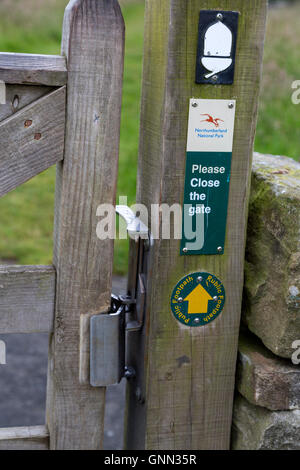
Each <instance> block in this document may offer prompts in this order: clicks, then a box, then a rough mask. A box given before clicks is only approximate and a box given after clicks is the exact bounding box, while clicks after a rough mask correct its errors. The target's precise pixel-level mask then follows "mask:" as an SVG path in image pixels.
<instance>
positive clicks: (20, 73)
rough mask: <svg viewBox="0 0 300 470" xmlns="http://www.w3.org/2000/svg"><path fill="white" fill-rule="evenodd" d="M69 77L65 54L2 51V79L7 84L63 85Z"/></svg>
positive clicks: (0, 68)
mask: <svg viewBox="0 0 300 470" xmlns="http://www.w3.org/2000/svg"><path fill="white" fill-rule="evenodd" d="M67 78H68V71H67V66H66V58H65V57H63V56H59V55H38V54H14V53H7V52H1V53H0V80H2V81H3V82H5V83H6V84H11V83H12V84H20V85H46V86H62V85H66V83H67Z"/></svg>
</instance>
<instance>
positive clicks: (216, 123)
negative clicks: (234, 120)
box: [200, 114, 224, 127]
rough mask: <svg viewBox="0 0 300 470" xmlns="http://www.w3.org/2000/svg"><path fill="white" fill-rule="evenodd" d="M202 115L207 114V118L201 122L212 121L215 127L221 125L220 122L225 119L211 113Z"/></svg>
mask: <svg viewBox="0 0 300 470" xmlns="http://www.w3.org/2000/svg"><path fill="white" fill-rule="evenodd" d="M201 116H207V119H203V120H202V121H200V122H210V123H211V124H213V125H214V126H215V127H220V124H219V122H224V121H223V119H220V118H213V117H212V116H211V115H210V114H201Z"/></svg>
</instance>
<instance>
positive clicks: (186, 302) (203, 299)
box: [171, 272, 225, 326]
mask: <svg viewBox="0 0 300 470" xmlns="http://www.w3.org/2000/svg"><path fill="white" fill-rule="evenodd" d="M224 304H225V289H224V286H223V284H222V282H221V281H220V280H219V279H218V278H217V277H216V276H214V275H213V274H210V273H201V272H199V273H191V274H188V275H187V276H185V277H183V278H182V279H181V280H180V281H179V282H178V283H177V285H176V286H175V287H174V290H173V292H172V296H171V309H172V312H173V315H174V317H175V318H176V320H178V321H179V322H180V323H182V324H183V325H186V326H204V325H207V324H208V323H210V322H212V321H214V320H215V319H216V318H217V317H218V316H219V315H220V313H221V312H222V310H223V308H224Z"/></svg>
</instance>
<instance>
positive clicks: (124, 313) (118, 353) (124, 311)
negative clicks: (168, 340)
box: [90, 206, 151, 387]
mask: <svg viewBox="0 0 300 470" xmlns="http://www.w3.org/2000/svg"><path fill="white" fill-rule="evenodd" d="M116 212H117V214H119V215H120V216H121V217H122V218H123V219H124V220H125V221H126V226H127V232H128V234H129V236H130V238H131V240H132V243H133V245H134V246H133V249H134V250H135V251H136V256H135V257H134V259H135V260H136V266H135V269H134V271H135V282H134V284H135V286H134V289H132V290H131V292H129V293H128V295H119V296H117V295H114V294H112V296H111V308H110V311H109V312H108V313H103V314H99V315H93V316H92V317H91V319H90V384H91V385H92V386H93V387H106V386H108V385H113V384H116V383H119V382H120V380H121V379H122V378H123V377H126V378H130V377H133V376H134V374H135V371H134V370H133V369H132V368H131V367H129V366H127V367H126V366H125V357H126V331H139V330H140V329H141V328H142V327H143V321H144V311H145V303H146V288H145V286H146V277H147V270H148V255H149V250H150V246H151V239H150V237H149V232H148V228H147V227H146V225H145V224H144V223H143V222H142V221H141V220H140V219H139V218H138V217H136V216H135V214H134V213H133V211H132V210H131V209H130V208H129V207H127V206H117V207H116Z"/></svg>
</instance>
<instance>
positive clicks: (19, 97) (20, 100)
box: [0, 85, 53, 121]
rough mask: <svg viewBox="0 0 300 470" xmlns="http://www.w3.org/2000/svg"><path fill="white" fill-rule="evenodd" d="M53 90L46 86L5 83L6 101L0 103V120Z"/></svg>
mask: <svg viewBox="0 0 300 470" xmlns="http://www.w3.org/2000/svg"><path fill="white" fill-rule="evenodd" d="M51 91H53V88H52V87H48V86H31V85H6V103H5V104H1V105H0V121H3V120H4V119H6V118H8V117H9V116H11V115H12V114H15V113H16V112H17V111H20V110H21V109H23V108H25V106H28V105H29V104H31V103H33V102H34V101H36V100H38V99H39V98H41V97H42V96H44V95H47V94H48V93H50V92H51Z"/></svg>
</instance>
